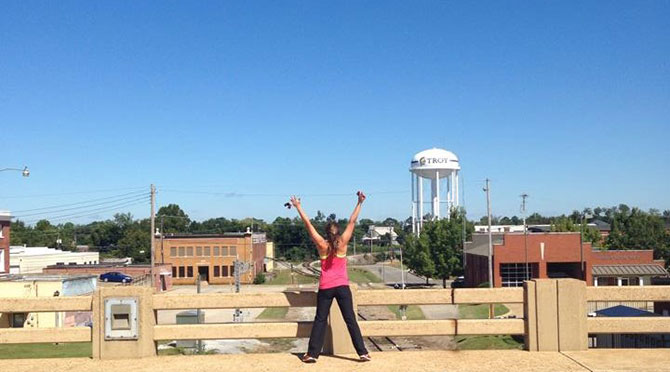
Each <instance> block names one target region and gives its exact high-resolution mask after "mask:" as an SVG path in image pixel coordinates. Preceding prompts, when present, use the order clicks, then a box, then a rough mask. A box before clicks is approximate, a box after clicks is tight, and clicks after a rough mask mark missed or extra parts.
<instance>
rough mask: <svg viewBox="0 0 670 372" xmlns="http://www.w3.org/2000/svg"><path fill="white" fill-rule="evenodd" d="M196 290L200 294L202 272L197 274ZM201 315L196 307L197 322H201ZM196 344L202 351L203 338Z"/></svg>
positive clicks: (198, 349) (197, 348)
mask: <svg viewBox="0 0 670 372" xmlns="http://www.w3.org/2000/svg"><path fill="white" fill-rule="evenodd" d="M195 290H196V293H198V294H200V273H198V275H196V277H195ZM201 316H202V315H201V312H200V309H196V310H195V317H196V319H197V320H196V323H197V324H200V317H201ZM196 345H197V346H196V350H197V351H198V353H201V352H202V340H198V341H196Z"/></svg>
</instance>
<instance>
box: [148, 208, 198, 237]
mask: <svg viewBox="0 0 670 372" xmlns="http://www.w3.org/2000/svg"><path fill="white" fill-rule="evenodd" d="M161 219H162V220H163V231H161V233H173V234H174V233H182V234H183V233H187V232H189V226H190V224H191V219H190V218H189V217H188V215H187V214H186V212H184V211H183V210H182V209H181V208H180V207H179V205H177V204H168V205H166V206H164V207H160V208H159V209H158V212H157V213H156V221H157V226H160V221H161Z"/></svg>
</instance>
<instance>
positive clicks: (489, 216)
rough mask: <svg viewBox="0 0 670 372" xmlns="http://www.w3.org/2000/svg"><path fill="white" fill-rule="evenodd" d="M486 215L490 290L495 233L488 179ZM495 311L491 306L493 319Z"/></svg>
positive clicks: (487, 180)
mask: <svg viewBox="0 0 670 372" xmlns="http://www.w3.org/2000/svg"><path fill="white" fill-rule="evenodd" d="M484 191H485V192H486V215H487V216H488V225H489V288H493V233H492V231H491V180H489V179H488V178H487V179H486V186H485V187H484ZM493 316H494V310H493V304H491V305H489V318H490V319H493Z"/></svg>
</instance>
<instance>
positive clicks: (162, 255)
mask: <svg viewBox="0 0 670 372" xmlns="http://www.w3.org/2000/svg"><path fill="white" fill-rule="evenodd" d="M164 220H165V216H162V215H161V265H163V264H165V252H164V250H163V235H165V232H164V231H163V221H164Z"/></svg>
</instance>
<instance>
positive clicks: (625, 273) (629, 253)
mask: <svg viewBox="0 0 670 372" xmlns="http://www.w3.org/2000/svg"><path fill="white" fill-rule="evenodd" d="M525 247H526V241H525V239H524V234H523V233H504V234H494V235H493V285H494V286H495V287H517V286H521V285H523V281H524V280H525V279H527V278H528V277H530V278H576V279H581V280H585V281H586V283H587V285H596V286H597V285H601V286H605V285H620V286H621V285H649V284H651V278H653V277H663V276H667V275H668V273H667V271H666V270H665V266H664V263H663V260H654V257H653V251H651V250H618V251H603V250H594V249H593V248H592V247H591V243H587V242H584V243H583V244H582V242H581V236H580V233H578V232H575V233H570V232H553V233H529V234H528V236H527V247H528V253H527V254H528V270H526V249H525ZM465 257H466V269H465V280H466V285H467V286H470V287H476V286H478V285H479V284H481V283H484V282H487V281H488V235H487V234H474V235H473V237H472V242H468V243H467V244H466V255H465Z"/></svg>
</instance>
